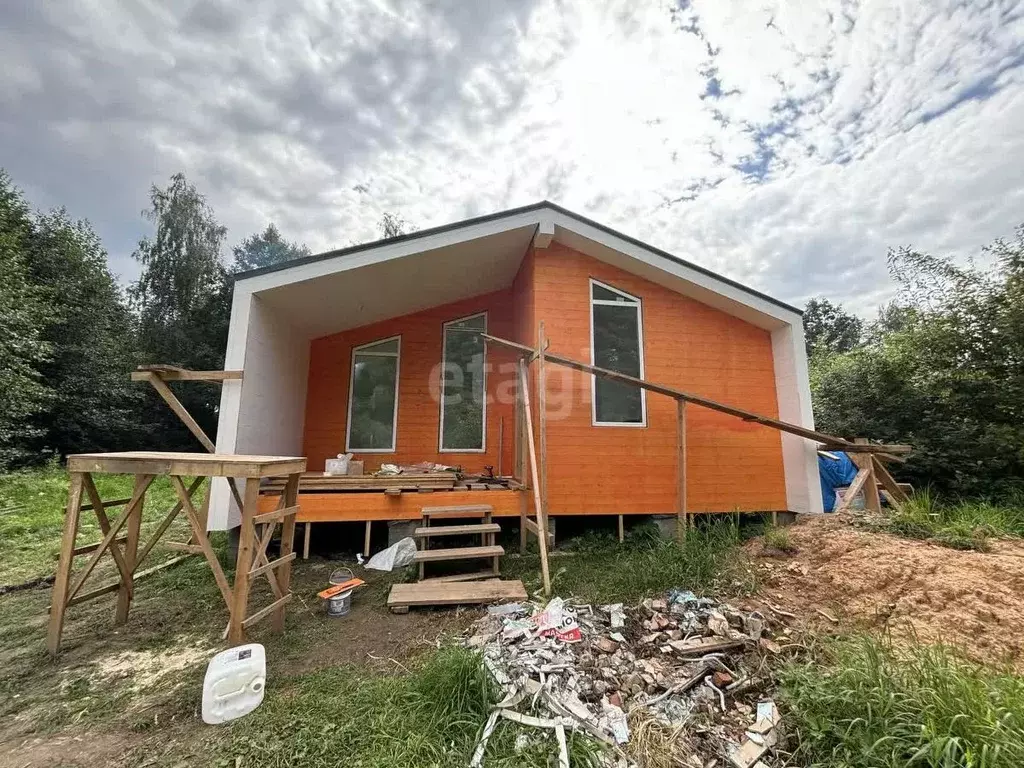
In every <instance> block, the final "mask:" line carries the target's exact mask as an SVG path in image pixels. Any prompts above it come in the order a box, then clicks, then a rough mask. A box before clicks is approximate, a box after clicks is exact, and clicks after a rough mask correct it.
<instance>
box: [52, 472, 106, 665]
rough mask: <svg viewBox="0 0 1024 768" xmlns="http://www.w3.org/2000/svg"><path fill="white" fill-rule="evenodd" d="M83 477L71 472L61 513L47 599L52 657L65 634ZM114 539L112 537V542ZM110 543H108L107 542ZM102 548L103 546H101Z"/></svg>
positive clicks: (58, 648)
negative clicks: (56, 555) (54, 567)
mask: <svg viewBox="0 0 1024 768" xmlns="http://www.w3.org/2000/svg"><path fill="white" fill-rule="evenodd" d="M83 485H84V482H83V473H81V472H72V473H71V479H70V485H69V487H68V505H67V507H65V509H64V534H63V536H62V537H61V540H60V559H59V560H58V561H57V575H56V577H55V578H54V580H53V591H52V592H51V595H50V622H49V625H48V626H47V629H46V649H47V650H48V651H49V652H50V655H51V656H56V655H57V651H59V650H60V636H61V633H62V632H63V631H64V614H65V613H66V612H67V608H68V598H69V596H70V595H69V594H68V586H69V585H70V583H71V567H72V566H73V565H74V561H75V554H74V549H75V539H77V538H78V522H79V517H80V515H81V506H82V487H83ZM113 538H114V537H113V536H111V539H113ZM108 543H109V542H108ZM100 546H103V542H100Z"/></svg>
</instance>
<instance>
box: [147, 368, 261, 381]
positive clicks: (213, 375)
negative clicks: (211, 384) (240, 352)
mask: <svg viewBox="0 0 1024 768" xmlns="http://www.w3.org/2000/svg"><path fill="white" fill-rule="evenodd" d="M154 374H156V375H159V376H160V378H161V379H163V380H164V381H240V380H241V379H242V371H189V370H186V369H184V368H178V367H176V366H171V365H140V366H139V367H138V369H137V370H135V371H133V372H132V374H131V378H132V381H148V380H149V376H152V375H154Z"/></svg>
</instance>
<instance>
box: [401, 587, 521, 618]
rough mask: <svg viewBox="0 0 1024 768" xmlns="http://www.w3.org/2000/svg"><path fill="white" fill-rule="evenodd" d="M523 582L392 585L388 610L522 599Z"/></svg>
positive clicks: (402, 611) (404, 610) (402, 610)
mask: <svg viewBox="0 0 1024 768" xmlns="http://www.w3.org/2000/svg"><path fill="white" fill-rule="evenodd" d="M525 599H526V588H525V587H524V586H523V582H521V581H519V580H518V579H517V580H515V581H498V580H495V581H478V582H474V583H467V582H447V583H446V582H430V581H421V582H419V583H416V584H395V585H394V586H393V587H391V593H390V594H389V595H388V608H390V609H391V610H392V611H394V612H395V613H406V612H408V610H409V608H410V607H414V606H419V605H475V604H481V603H496V602H501V601H503V600H525Z"/></svg>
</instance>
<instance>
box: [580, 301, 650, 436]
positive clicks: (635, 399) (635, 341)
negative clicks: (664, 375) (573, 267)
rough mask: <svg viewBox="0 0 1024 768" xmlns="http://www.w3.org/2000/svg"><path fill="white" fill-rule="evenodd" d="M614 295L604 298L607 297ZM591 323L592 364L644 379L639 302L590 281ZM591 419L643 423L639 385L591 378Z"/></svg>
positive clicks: (642, 402)
mask: <svg viewBox="0 0 1024 768" xmlns="http://www.w3.org/2000/svg"><path fill="white" fill-rule="evenodd" d="M609 295H610V296H612V297H613V298H605V297H606V296H609ZM591 323H592V329H593V334H594V365H595V366H597V367H598V368H607V369H609V370H612V371H616V372H617V373H625V374H628V375H630V376H635V377H637V378H643V360H642V354H641V339H640V334H641V330H640V302H639V300H638V299H636V298H634V297H632V296H623V295H622V294H619V293H617V292H614V291H611V290H608V289H606V288H602V287H601V286H599V285H597V284H596V283H595V284H593V293H592V302H591ZM594 378H595V381H594V421H595V422H598V423H611V424H643V423H644V395H643V390H641V389H640V388H639V387H634V386H630V385H628V384H622V383H620V382H617V381H609V380H608V379H602V378H599V377H594Z"/></svg>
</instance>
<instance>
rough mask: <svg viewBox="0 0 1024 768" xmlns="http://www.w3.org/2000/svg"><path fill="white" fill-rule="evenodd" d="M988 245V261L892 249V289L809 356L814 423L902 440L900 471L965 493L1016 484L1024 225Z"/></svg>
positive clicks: (1021, 440) (1021, 444) (1023, 354)
mask: <svg viewBox="0 0 1024 768" xmlns="http://www.w3.org/2000/svg"><path fill="white" fill-rule="evenodd" d="M985 252H986V256H987V259H986V261H990V262H992V263H993V264H994V266H993V267H992V268H990V269H980V268H978V267H976V266H974V265H973V264H969V265H967V266H961V265H959V264H958V263H957V262H956V261H954V260H953V259H951V258H946V257H937V256H933V255H931V254H926V253H921V252H918V251H915V250H912V249H909V248H901V249H897V250H893V251H890V254H889V261H890V273H891V274H892V276H893V278H894V280H895V281H896V283H897V285H898V286H899V292H898V295H897V298H896V300H895V301H894V302H893V304H892V305H890V306H888V307H885V308H883V310H882V312H880V314H879V320H878V321H877V322H876V323H874V324H872V326H871V327H870V329H869V332H868V334H867V340H866V342H865V343H864V344H863V345H861V346H859V347H857V348H855V349H853V350H851V351H849V352H846V353H838V354H834V355H819V356H816V357H815V358H813V359H812V364H811V382H812V392H813V394H814V412H815V418H816V423H817V424H818V426H819V427H820V428H821V429H823V430H824V431H827V432H833V433H837V434H841V435H845V436H847V437H871V438H877V439H882V440H891V441H894V442H907V443H910V444H912V445H913V446H914V454H913V456H912V457H911V458H910V460H909V461H908V463H907V464H906V465H905V466H903V467H900V468H899V469H898V470H897V472H898V473H899V474H901V475H902V476H903V477H904V478H905V479H907V480H910V481H912V482H914V483H915V484H917V485H930V486H932V487H933V488H934V489H935V490H936V491H938V492H945V493H952V494H957V495H966V496H1002V495H1008V494H1013V493H1020V492H1022V491H1024V227H1021V228H1018V230H1017V231H1016V233H1015V237H1014V239H1013V240H1011V241H1003V240H997V241H996V242H995V243H993V244H992V245H991V246H989V247H988V248H986V249H985Z"/></svg>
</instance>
